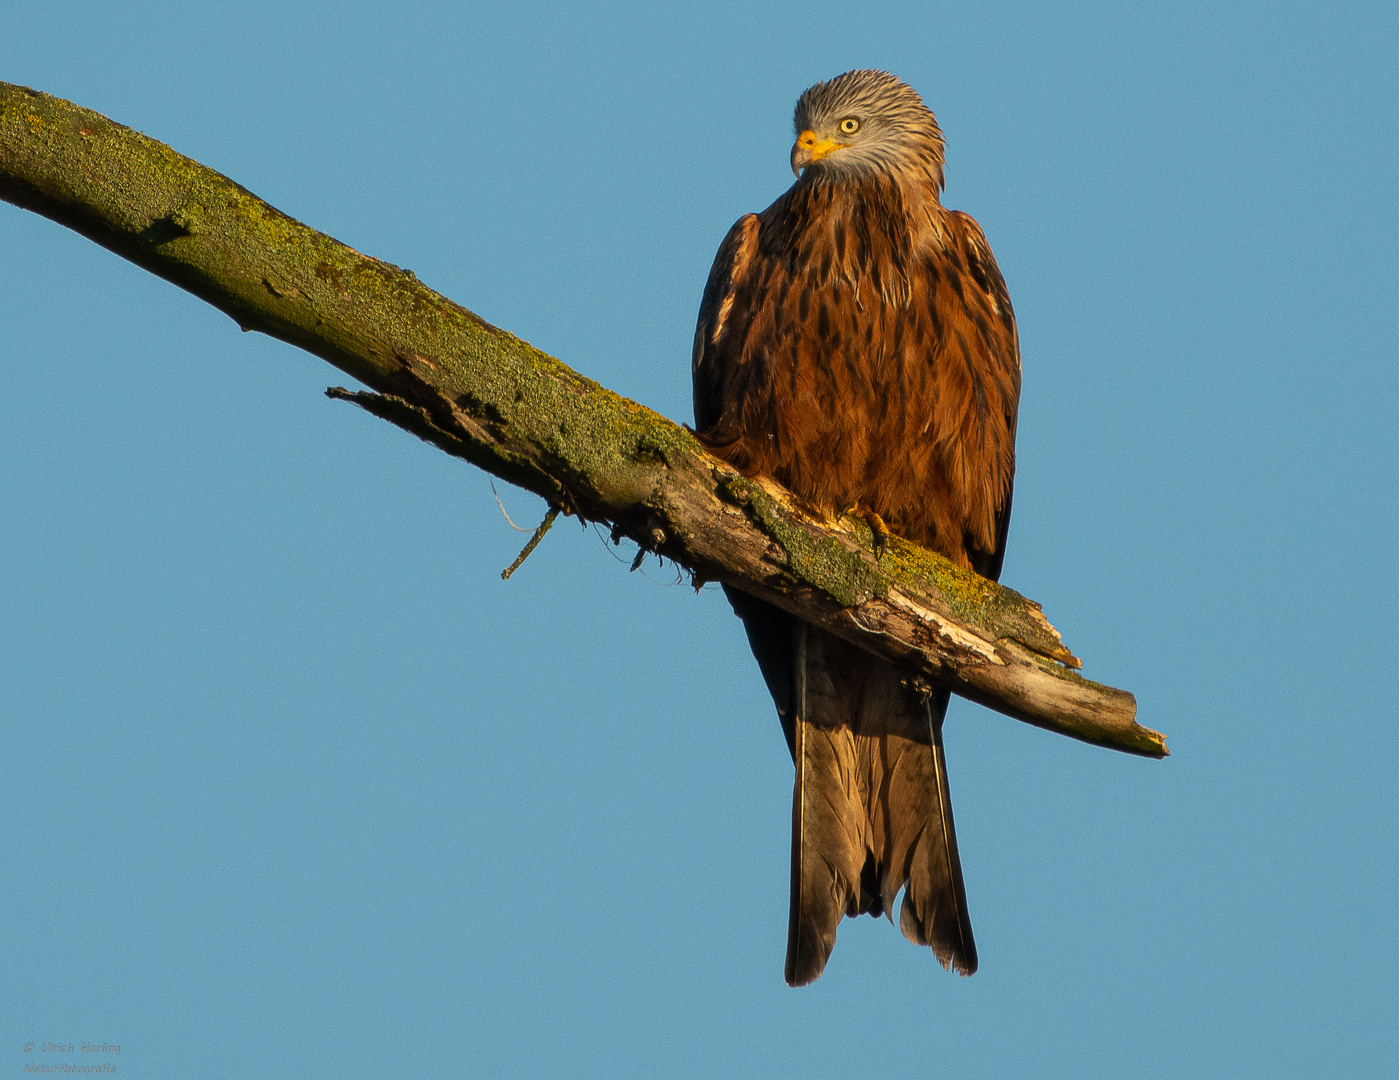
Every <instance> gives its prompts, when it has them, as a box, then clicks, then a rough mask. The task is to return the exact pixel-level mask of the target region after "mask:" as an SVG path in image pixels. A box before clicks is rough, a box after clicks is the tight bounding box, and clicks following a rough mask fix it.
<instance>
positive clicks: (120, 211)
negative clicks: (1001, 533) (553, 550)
mask: <svg viewBox="0 0 1399 1080" xmlns="http://www.w3.org/2000/svg"><path fill="white" fill-rule="evenodd" d="M0 198H4V199H6V200H8V201H9V202H12V203H15V204H16V205H18V206H22V207H25V208H27V209H30V210H33V211H35V212H36V213H40V214H43V215H45V216H47V217H50V218H52V219H53V220H55V221H58V222H61V223H62V224H64V225H67V226H68V227H70V228H72V229H75V230H77V231H78V232H80V233H82V234H83V235H84V236H87V237H88V238H89V239H91V240H93V241H95V242H96V243H98V244H101V245H102V246H103V247H106V248H109V249H111V250H112V251H114V252H116V253H117V254H119V255H122V256H123V257H125V258H127V259H130V260H131V261H132V262H134V263H136V264H137V265H139V266H142V267H144V268H145V269H147V270H149V271H151V272H152V273H154V274H158V275H159V276H161V277H163V278H166V279H167V280H169V281H171V282H174V283H175V284H176V285H179V286H180V287H181V288H184V289H187V290H189V291H190V292H192V293H194V294H195V295H196V296H198V297H200V298H201V299H203V300H206V301H208V302H209V303H210V304H212V305H214V306H215V307H217V308H219V309H220V310H221V311H224V312H226V313H227V314H228V315H230V316H231V317H232V318H233V319H234V320H236V321H237V323H238V325H239V326H241V327H242V328H243V329H245V330H260V331H262V332H263V333H266V334H270V335H272V336H273V337H277V338H280V339H282V340H283V341H287V342H290V343H291V344H293V345H296V346H299V347H301V348H303V349H306V350H309V351H310V352H313V353H315V354H316V355H317V356H320V357H322V358H324V359H325V360H328V361H329V362H330V363H332V364H334V365H335V366H336V367H338V368H340V369H341V370H342V371H345V372H347V373H348V374H350V375H352V376H354V377H355V378H356V379H359V380H360V381H361V382H363V383H365V384H366V385H367V386H369V387H371V388H372V389H373V390H374V391H375V393H360V392H353V393H352V392H350V391H335V392H333V393H334V396H336V397H343V398H346V399H348V400H351V401H354V402H355V403H357V404H359V405H361V406H363V407H364V408H366V409H368V410H369V411H370V412H373V413H374V414H375V415H377V416H380V417H382V418H384V419H386V420H389V421H391V422H392V423H395V424H397V425H398V426H400V427H402V428H405V429H406V430H408V431H411V432H413V433H414V434H415V435H418V436H419V437H421V438H423V439H426V440H427V441H429V442H431V443H433V444H434V445H436V446H438V447H440V448H442V449H443V450H446V451H447V452H448V453H450V454H454V455H456V456H458V457H461V458H464V459H466V460H467V461H470V462H472V463H474V464H476V465H479V466H480V467H481V468H483V469H485V470H487V471H488V472H491V473H493V474H495V475H496V476H499V477H501V478H503V479H505V480H509V481H511V482H512V483H515V484H518V485H520V486H521V487H524V488H527V489H528V490H530V491H533V492H535V493H536V494H538V495H540V496H542V497H543V498H544V499H545V500H547V501H548V502H549V504H550V505H551V506H557V507H560V508H561V509H562V510H563V511H564V512H565V513H568V514H574V515H578V516H581V517H583V518H585V519H592V520H597V521H605V522H608V523H609V524H611V525H612V526H613V529H614V534H616V535H626V536H629V537H631V538H632V539H633V540H635V541H636V542H637V543H638V544H640V545H641V547H642V548H643V549H644V550H648V551H654V552H656V553H657V554H659V555H663V556H665V557H667V558H670V559H673V560H675V561H676V562H678V563H681V564H682V565H684V566H686V567H688V568H689V569H690V570H691V571H692V572H693V573H694V574H695V575H696V578H697V580H719V581H724V582H727V583H728V584H731V585H734V586H737V587H738V588H740V589H743V590H745V591H747V592H750V593H752V594H753V595H755V596H759V597H761V598H763V599H764V600H768V601H770V602H772V603H774V604H777V605H778V606H780V607H782V608H784V609H786V610H787V611H790V612H793V613H794V614H797V615H800V616H801V617H802V618H804V619H807V620H808V621H810V622H812V623H814V624H816V625H818V626H822V627H824V628H826V629H828V630H831V631H832V632H834V633H836V634H839V635H840V636H841V637H843V638H845V639H847V640H849V641H852V642H854V643H855V644H857V645H859V646H861V647H862V648H865V649H867V650H869V651H870V652H873V653H876V654H878V655H880V656H884V657H886V658H888V659H890V660H892V661H894V662H895V663H898V664H900V665H902V666H904V667H905V668H908V669H910V670H911V671H913V672H917V673H920V674H921V675H923V676H926V677H927V678H928V679H931V680H933V681H935V682H938V683H942V684H944V685H947V686H950V687H951V688H952V689H953V690H955V691H956V692H957V693H959V694H962V695H963V696H965V697H969V698H971V699H973V700H975V701H979V702H981V703H983V704H985V705H988V706H990V707H991V708H993V709H997V710H999V711H1001V712H1003V713H1006V714H1008V715H1010V716H1014V717H1016V718H1018V719H1020V720H1025V721H1027V722H1029V723H1032V724H1036V725H1038V726H1040V727H1045V728H1048V729H1050V730H1052V731H1058V732H1061V733H1063V734H1065V735H1071V736H1073V737H1074V738H1078V739H1083V740H1084V741H1086V742H1091V743H1096V744H1098V745H1101V746H1108V747H1112V748H1114V749H1118V750H1126V751H1129V752H1131V753H1137V754H1144V755H1147V756H1152V757H1161V756H1164V755H1165V754H1166V746H1165V739H1164V738H1163V737H1162V736H1161V735H1160V734H1159V733H1157V732H1154V731H1150V730H1148V729H1146V728H1143V727H1140V726H1139V725H1138V724H1137V723H1136V721H1135V714H1136V702H1135V700H1134V699H1133V697H1132V695H1130V694H1128V693H1125V692H1124V691H1121V690H1114V689H1112V688H1111V687H1107V686H1102V685H1099V684H1098V683H1094V682H1089V681H1088V680H1086V679H1083V678H1081V677H1080V676H1079V675H1078V674H1077V673H1076V672H1075V671H1073V670H1072V669H1073V668H1077V667H1078V666H1079V662H1078V660H1077V659H1076V658H1074V656H1073V655H1072V654H1071V653H1070V652H1069V651H1068V649H1067V648H1065V647H1064V644H1063V642H1062V641H1060V639H1059V635H1058V634H1057V633H1056V632H1055V631H1054V629H1053V627H1051V626H1050V625H1049V623H1048V622H1047V621H1046V620H1045V618H1044V616H1043V614H1042V613H1041V611H1040V608H1039V605H1038V604H1035V603H1034V602H1033V601H1031V600H1027V599H1025V598H1024V597H1022V596H1020V595H1019V594H1018V593H1016V592H1013V591H1012V590H1010V589H1007V588H1004V587H1002V586H1000V585H996V584H994V583H992V582H990V581H987V580H986V579H984V578H980V577H978V576H976V575H975V574H972V573H970V572H968V571H964V570H961V569H959V568H957V567H955V566H953V565H952V564H951V563H949V562H948V561H947V560H946V559H943V558H941V557H940V556H937V555H934V554H932V553H930V552H928V551H925V550H923V549H921V548H918V547H916V546H914V545H912V544H908V543H904V542H901V541H900V540H898V539H897V538H895V539H894V542H893V544H892V545H891V547H890V549H889V551H888V553H887V554H885V555H884V557H883V558H882V559H879V560H877V561H876V559H875V557H874V555H873V553H872V550H871V547H870V539H871V538H870V535H869V531H868V528H867V526H866V525H865V524H864V523H863V522H860V521H857V520H854V519H850V518H846V519H843V520H841V521H826V520H819V519H817V518H815V517H813V516H812V515H811V514H809V513H807V512H805V511H804V510H803V509H802V508H801V507H799V506H797V505H796V504H795V503H794V502H793V500H792V498H791V496H789V495H788V494H787V493H786V492H784V491H782V490H781V489H780V488H777V487H776V486H775V485H772V484H769V483H766V482H763V481H755V480H750V479H745V478H744V477H742V476H740V475H738V474H737V473H735V472H734V471H733V470H732V469H730V468H729V467H728V466H727V465H725V464H723V463H722V462H720V461H718V460H717V459H716V458H714V457H712V456H710V455H709V454H707V453H706V452H705V451H704V449H703V448H702V447H701V446H700V445H699V443H698V442H697V441H696V440H695V438H694V436H693V435H691V434H690V432H688V431H687V430H685V429H684V428H682V427H680V426H678V425H676V424H674V423H672V422H670V421H669V420H667V419H665V418H664V417H662V416H660V415H658V414H657V413H654V412H652V411H651V410H649V409H647V408H644V407H643V406H641V405H638V404H637V403H636V402H634V401H630V400H628V399H626V398H623V397H620V396H618V395H617V394H614V393H613V392H611V391H610V390H607V389H605V388H604V387H602V386H599V385H598V384H597V383H595V382H593V381H592V380H590V379H586V378H584V377H583V376H581V375H579V374H577V373H576V372H574V371H572V370H571V369H570V368H568V367H566V366H565V365H564V364H562V363H561V362H560V361H558V360H556V359H554V358H553V357H551V356H547V355H545V354H544V353H542V352H540V351H539V350H537V349H535V348H533V347H531V346H530V345H529V344H527V343H526V342H524V341H521V340H520V339H519V338H517V337H515V336H514V335H512V334H509V333H507V332H506V331H504V330H500V329H497V328H496V327H494V326H491V325H490V324H488V323H486V322H484V321H483V320H481V319H480V318H478V317H477V316H475V315H473V314H472V313H471V312H470V311H467V310H466V309H465V308H463V307H461V306H460V305H458V304H455V303H453V302H452V301H451V300H448V299H447V298H445V297H443V296H440V295H438V294H437V293H435V292H433V291H432V290H431V289H428V288H427V287H426V286H424V285H423V284H422V283H420V282H419V281H418V280H417V278H415V277H414V276H413V273H412V272H411V271H409V270H402V269H399V268H398V267H396V266H392V265H390V264H389V263H385V262H380V261H379V260H378V259H373V258H369V257H367V256H364V255H361V254H360V253H359V252H357V251H355V250H354V249H353V248H349V247H347V246H345V245H344V244H341V243H339V242H338V241H336V240H334V239H332V238H331V237H329V236H326V235H324V234H323V233H319V232H316V231H315V230H313V229H310V228H307V227H306V226H304V225H302V224H301V223H300V222H298V221H295V220H293V219H292V218H290V217H288V216H287V215H285V214H283V213H282V212H281V211H279V210H277V209H275V208H274V207H272V206H269V205H268V204H267V203H265V202H263V201H262V200H260V199H258V198H257V197H256V196H255V195H253V194H252V193H251V192H249V191H247V190H245V189H244V188H242V187H240V186H238V185H237V184H235V183H234V182H233V181H231V180H229V179H228V178H227V177H225V176H222V175H220V174H219V173H216V172H214V171H213V170H211V169H207V168H205V167H204V166H202V165H200V164H199V163H198V162H195V161H192V160H191V159H189V158H186V157H183V156H182V155H180V154H177V153H175V152H174V151H173V150H171V149H170V148H169V147H168V146H165V145H164V144H162V143H159V142H156V141H155V140H154V139H149V138H147V137H145V136H144V135H141V134H140V133H139V132H135V131H132V130H131V129H130V128H127V127H123V126H122V125H120V124H116V123H113V122H112V121H111V120H108V119H107V118H105V117H103V116H101V115H99V114H97V113H95V112H92V111H90V110H88V109H83V108H81V107H79V106H76V105H74V104H72V103H71V102H67V101H63V100H61V99H59V98H53V97H50V96H48V95H46V94H41V93H38V92H36V91H33V90H30V89H27V88H25V87H20V86H13V85H11V84H8V83H0Z"/></svg>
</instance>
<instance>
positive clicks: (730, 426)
mask: <svg viewBox="0 0 1399 1080" xmlns="http://www.w3.org/2000/svg"><path fill="white" fill-rule="evenodd" d="M796 130H797V140H796V145H795V146H793V147H792V171H793V172H794V173H796V174H797V181H796V183H794V184H793V185H792V186H791V188H789V189H788V191H787V192H786V194H784V195H783V196H782V197H781V198H779V199H778V200H777V201H776V202H774V203H773V204H772V205H771V206H769V207H768V208H767V209H766V210H764V211H763V212H762V213H761V214H746V215H744V216H743V217H742V218H740V219H739V220H738V222H737V224H735V225H734V227H733V228H732V229H731V230H730V231H729V234H728V236H727V237H725V238H724V242H723V244H722V245H721V246H720V248H719V253H718V255H717V256H716V257H715V260H714V267H713V269H712V270H711V271H710V274H709V281H708V284H707V285H706V286H705V290H704V300H703V302H702V303H701V305H700V314H699V325H698V326H697V327H696V329H695V352H694V390H695V426H696V430H697V431H698V432H699V434H700V437H701V438H702V440H703V441H704V443H705V444H706V445H707V446H708V447H709V448H710V449H711V450H712V451H713V452H714V453H715V454H717V455H719V456H720V457H722V458H724V459H725V460H726V461H728V462H729V463H730V464H732V465H733V466H734V467H735V468H737V469H739V470H741V471H742V472H744V473H745V474H747V475H750V476H753V475H759V474H761V475H764V476H769V477H772V478H773V479H774V480H776V481H777V482H779V483H780V484H782V485H783V486H784V487H786V488H788V489H789V490H790V491H792V492H793V493H794V494H795V495H796V496H797V497H798V498H799V499H801V500H803V501H804V502H806V503H807V504H809V505H810V506H811V507H813V508H814V509H817V510H819V511H821V512H823V513H827V514H840V513H842V512H845V511H849V510H852V509H853V510H856V511H858V512H859V513H861V514H863V515H865V516H866V517H867V518H868V519H869V520H870V522H871V525H872V526H873V527H874V528H875V531H876V534H879V533H880V532H881V531H882V530H881V526H886V525H887V528H888V530H889V531H891V532H893V533H896V534H898V535H899V536H902V537H904V538H906V539H908V540H911V541H913V542H915V543H918V544H921V545H923V546H925V547H928V548H931V549H932V550H934V551H938V552H941V553H942V554H943V555H946V556H947V557H948V558H949V559H951V560H952V561H954V562H956V563H957V564H959V565H961V566H964V567H969V568H971V569H973V570H975V571H976V572H977V573H979V574H982V575H984V576H986V577H990V578H996V577H998V576H999V575H1000V571H1001V561H1002V557H1003V553H1004V550H1005V540H1006V526H1007V524H1008V523H1009V520H1010V503H1011V486H1012V480H1013V477H1014V473H1015V420H1016V408H1017V404H1018V401H1019V396H1020V348H1019V343H1018V341H1017V338H1016V331H1015V316H1014V313H1013V312H1012V311H1011V306H1010V297H1009V296H1008V295H1007V294H1006V287H1005V282H1004V280H1003V279H1002V278H1001V272H1000V270H999V269H998V268H997V266H996V260H995V259H994V258H993V257H992V255H991V249H990V247H989V246H988V245H987V243H986V237H985V236H984V235H983V233H982V231H981V228H980V226H978V225H977V223H976V222H975V221H973V220H972V219H971V218H970V217H968V216H967V215H966V214H963V213H961V212H959V211H956V210H945V209H943V207H942V204H941V202H940V201H939V196H940V194H941V192H942V187H943V140H942V132H941V131H940V130H939V129H938V125H937V120H936V119H935V118H934V116H933V114H932V112H931V111H929V109H928V108H927V106H925V105H924V104H923V101H922V99H921V98H920V97H919V96H918V94H917V93H916V92H915V91H914V90H912V89H911V88H910V87H908V86H906V85H905V84H904V83H902V82H900V81H899V80H898V79H896V78H894V77H893V76H892V75H889V74H886V73H885V72H882V71H851V72H847V73H846V74H844V75H841V76H839V77H837V78H835V79H832V80H831V81H830V82H824V83H819V84H817V85H816V86H813V87H811V89H809V90H807V91H806V92H805V93H804V94H802V96H801V98H800V100H799V101H798V102H797V109H796ZM725 591H726V592H727V593H728V596H729V600H730V602H731V603H732V604H733V607H734V610H735V612H737V614H738V615H739V617H740V618H741V619H742V620H743V623H744V626H745V628H746V629H747V632H748V640H749V643H750V644H751V646H752V648H753V653H754V655H755V656H756V657H757V660H758V665H759V667H760V668H761V669H762V673H763V677H764V679H765V680H766V682H767V686H768V689H769V690H770V691H771V693H772V697H773V700H774V701H775V703H776V705H777V711H778V716H779V718H780V720H781V722H782V729H783V732H784V734H785V735H786V737H787V745H788V748H789V749H790V750H791V752H792V757H793V760H794V762H795V764H796V783H795V787H794V791H793V798H792V894H791V914H790V921H789V924H788V936H787V964H786V977H787V982H788V983H790V984H791V985H793V986H802V985H805V984H806V983H809V982H811V981H813V980H814V979H816V978H817V977H819V976H820V974H821V972H822V970H823V969H824V967H825V965H826V960H827V959H828V958H829V956H830V954H831V949H832V948H833V947H834V946H835V938H836V928H837V926H838V924H839V922H840V919H841V917H842V916H845V915H849V916H855V915H860V914H863V913H865V912H868V913H869V914H871V915H880V914H884V913H889V914H890V917H891V918H892V905H893V902H894V899H895V898H896V897H897V896H898V893H899V890H900V889H903V890H904V900H903V906H902V909H901V911H900V914H899V926H900V928H901V929H902V930H903V933H904V936H905V937H907V938H908V939H909V940H910V941H913V942H916V943H917V944H920V945H930V946H931V947H932V949H933V952H934V953H935V954H936V956H937V958H938V960H939V961H941V963H942V965H943V966H944V967H955V968H956V969H957V970H958V971H959V972H960V973H961V974H963V975H970V974H971V973H972V972H974V971H975V970H976V945H975V944H974V942H973V940H972V929H971V921H970V920H969V918H968V916H967V901H966V890H965V888H964V886H963V884H962V868H961V863H960V861H959V859H958V855H957V837H956V833H955V831H954V829H953V824H952V806H951V803H950V801H949V796H948V787H947V773H946V769H945V759H944V754H943V745H942V722H943V717H944V715H945V713H946V711H947V702H948V692H947V691H946V690H943V689H935V690H933V691H932V693H931V694H929V693H928V692H927V690H926V689H923V690H922V691H921V692H920V690H919V689H918V688H917V687H915V686H913V685H911V684H910V683H909V681H908V680H907V678H906V677H905V675H904V673H902V672H900V671H899V670H898V669H897V668H895V667H893V666H891V665H890V664H888V663H886V662H885V661H883V660H880V659H877V658H875V657H874V656H872V655H869V654H867V653H864V652H862V651H861V650H859V649H857V648H855V647H853V646H851V645H849V644H848V643H846V642H844V641H842V640H840V639H838V638H836V637H833V636H831V635H829V634H826V633H823V632H821V631H819V630H817V629H814V628H812V627H810V626H808V625H807V624H806V623H803V622H801V621H800V620H798V619H795V618H793V617H792V616H790V615H788V614H786V613H785V612H783V611H780V610H779V609H777V608H775V607H772V606H770V605H768V604H765V603H763V602H761V601H758V600H755V599H754V598H752V597H750V596H748V595H747V594H745V593H741V592H737V591H735V590H732V589H728V588H726V589H725Z"/></svg>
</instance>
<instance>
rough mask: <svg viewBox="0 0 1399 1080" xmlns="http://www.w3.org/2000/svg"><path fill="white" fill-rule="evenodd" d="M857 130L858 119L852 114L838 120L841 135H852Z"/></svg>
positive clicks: (858, 127)
mask: <svg viewBox="0 0 1399 1080" xmlns="http://www.w3.org/2000/svg"><path fill="white" fill-rule="evenodd" d="M859 130H860V121H858V120H856V119H855V118H854V117H853V116H847V117H846V118H845V119H844V120H842V121H841V122H840V133H841V134H842V135H854V134H855V132H857V131H859Z"/></svg>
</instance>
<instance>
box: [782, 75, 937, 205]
mask: <svg viewBox="0 0 1399 1080" xmlns="http://www.w3.org/2000/svg"><path fill="white" fill-rule="evenodd" d="M794 119H795V124H796V131H797V137H798V146H797V147H794V148H793V156H792V166H793V169H794V170H796V169H798V168H799V167H800V168H802V169H805V170H807V173H806V175H808V176H810V178H811V179H812V180H818V179H819V180H835V181H840V180H854V179H859V178H861V177H867V176H871V175H875V174H878V173H885V174H893V175H900V174H903V175H909V174H917V173H922V174H923V175H924V176H926V178H927V179H928V181H930V182H931V184H932V185H933V190H934V192H938V191H941V190H942V187H943V141H942V131H941V130H940V129H939V128H938V122H937V118H936V117H935V116H933V113H932V110H931V109H929V108H928V107H927V106H926V105H924V104H923V99H922V98H921V97H919V96H918V92H917V91H916V90H914V89H913V87H911V86H909V85H908V84H907V83H905V82H903V81H901V80H900V79H897V78H895V77H894V76H893V75H890V74H889V73H888V72H887V71H875V70H860V71H847V72H846V73H845V74H844V75H837V76H836V77H835V78H834V79H831V80H829V81H828V82H822V83H817V84H816V85H815V86H813V87H810V88H809V89H808V90H806V92H805V93H803V94H802V96H801V97H800V98H799V99H798V100H797V109H796V116H795V118H794ZM806 132H811V133H812V134H813V135H814V136H815V139H816V144H817V147H818V150H817V153H816V155H815V156H814V157H812V155H811V154H810V153H807V154H801V153H799V151H800V149H801V145H802V143H801V138H802V135H803V134H804V133H806ZM827 141H829V142H832V143H835V144H838V145H837V147H836V148H834V149H828V150H821V149H819V148H820V147H823V146H825V145H826V142H827ZM809 143H810V140H809V139H808V144H809ZM806 158H811V160H809V161H808V160H805V159H806Z"/></svg>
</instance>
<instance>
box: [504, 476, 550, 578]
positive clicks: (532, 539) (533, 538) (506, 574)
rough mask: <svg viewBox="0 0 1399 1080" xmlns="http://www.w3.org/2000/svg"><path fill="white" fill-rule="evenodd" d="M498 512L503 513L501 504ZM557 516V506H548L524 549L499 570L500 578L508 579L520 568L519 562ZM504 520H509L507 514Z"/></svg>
mask: <svg viewBox="0 0 1399 1080" xmlns="http://www.w3.org/2000/svg"><path fill="white" fill-rule="evenodd" d="M496 501H497V502H499V501H500V500H499V497H497V499H496ZM500 512H501V513H502V514H504V513H505V507H503V506H502V507H501V508H500ZM558 516H559V508H558V507H557V506H551V507H549V512H548V513H547V514H545V515H544V520H543V521H541V522H540V523H539V528H537V529H535V530H534V535H533V536H531V537H530V538H529V543H528V544H526V545H525V550H524V551H522V552H520V554H519V555H518V556H517V557H516V559H515V561H514V562H512V563H511V564H510V565H509V566H507V567H506V568H505V569H504V570H502V571H501V572H500V577H501V580H503V581H509V580H510V575H511V574H513V573H514V572H515V571H516V570H518V569H519V568H520V564H521V563H522V562H524V561H525V560H526V559H528V558H529V555H530V552H531V551H533V550H534V549H535V548H536V547H537V546H538V545H539V541H541V540H543V539H544V534H545V533H546V532H548V531H549V530H550V529H551V528H553V526H554V519H555V518H556V517H558ZM505 520H506V521H510V518H509V517H508V516H507V517H506V519H505ZM510 524H511V525H514V524H515V523H514V522H513V521H510ZM516 528H519V526H516ZM520 531H521V532H524V530H523V529H520Z"/></svg>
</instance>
